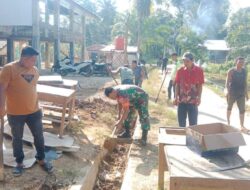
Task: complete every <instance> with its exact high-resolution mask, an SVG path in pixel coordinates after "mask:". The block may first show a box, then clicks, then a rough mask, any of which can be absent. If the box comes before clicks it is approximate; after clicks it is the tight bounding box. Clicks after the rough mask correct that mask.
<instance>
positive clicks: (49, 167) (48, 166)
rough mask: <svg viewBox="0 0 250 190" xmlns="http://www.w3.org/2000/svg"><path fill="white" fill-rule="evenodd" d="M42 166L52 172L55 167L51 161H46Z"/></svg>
mask: <svg viewBox="0 0 250 190" xmlns="http://www.w3.org/2000/svg"><path fill="white" fill-rule="evenodd" d="M40 166H41V167H42V169H43V170H44V171H46V172H48V173H52V172H53V170H54V168H53V166H52V164H51V163H49V162H44V163H43V164H40Z"/></svg>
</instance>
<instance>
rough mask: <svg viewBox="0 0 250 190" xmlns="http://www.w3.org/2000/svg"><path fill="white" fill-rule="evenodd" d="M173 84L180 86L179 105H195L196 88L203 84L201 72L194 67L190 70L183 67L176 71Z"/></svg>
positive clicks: (198, 68)
mask: <svg viewBox="0 0 250 190" xmlns="http://www.w3.org/2000/svg"><path fill="white" fill-rule="evenodd" d="M175 82H176V84H178V85H179V86H180V91H179V93H180V94H179V101H180V103H189V104H196V103H197V96H198V88H197V86H198V85H202V84H203V83H204V74H203V70H202V69H201V68H200V67H198V66H196V65H193V67H192V68H191V69H188V68H187V67H185V66H183V67H181V68H180V69H179V70H178V71H177V73H176V78H175Z"/></svg>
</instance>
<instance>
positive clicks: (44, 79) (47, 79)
mask: <svg viewBox="0 0 250 190" xmlns="http://www.w3.org/2000/svg"><path fill="white" fill-rule="evenodd" d="M37 82H38V84H46V85H49V84H62V83H63V79H62V77H61V76H60V75H53V76H50V75H46V76H40V77H39V79H38V81H37Z"/></svg>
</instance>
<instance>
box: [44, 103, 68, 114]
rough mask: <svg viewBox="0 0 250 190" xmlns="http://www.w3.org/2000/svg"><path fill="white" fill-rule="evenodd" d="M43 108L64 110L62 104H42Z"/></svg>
mask: <svg viewBox="0 0 250 190" xmlns="http://www.w3.org/2000/svg"><path fill="white" fill-rule="evenodd" d="M40 106H41V107H42V108H45V109H49V110H55V111H60V112H61V111H62V110H63V107H61V106H56V105H46V104H40ZM66 111H67V112H68V111H69V108H66Z"/></svg>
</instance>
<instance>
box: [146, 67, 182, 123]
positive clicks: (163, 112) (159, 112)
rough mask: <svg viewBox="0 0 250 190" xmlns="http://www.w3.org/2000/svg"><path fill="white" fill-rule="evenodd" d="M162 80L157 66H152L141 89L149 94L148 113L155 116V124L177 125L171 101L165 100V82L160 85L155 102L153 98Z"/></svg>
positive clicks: (152, 116)
mask: <svg viewBox="0 0 250 190" xmlns="http://www.w3.org/2000/svg"><path fill="white" fill-rule="evenodd" d="M162 81H163V76H162V75H161V74H160V72H159V69H158V68H152V69H151V70H150V73H149V79H148V80H146V81H144V83H143V89H144V90H145V91H146V92H147V93H148V94H149V97H150V98H149V99H150V100H149V113H150V116H151V118H157V119H158V122H157V125H159V126H161V127H163V126H178V124H177V118H176V111H175V110H174V109H173V105H172V103H170V102H169V101H168V100H167V94H166V88H167V87H166V82H165V84H164V85H163V87H162V90H161V93H160V95H159V98H158V101H157V103H155V99H156V97H157V94H158V92H159V89H160V86H161V84H162Z"/></svg>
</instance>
